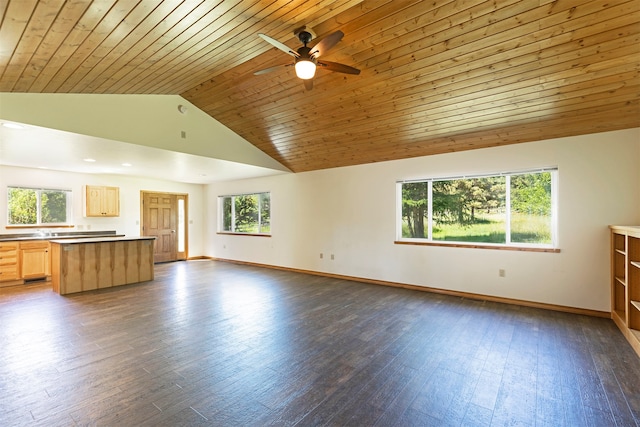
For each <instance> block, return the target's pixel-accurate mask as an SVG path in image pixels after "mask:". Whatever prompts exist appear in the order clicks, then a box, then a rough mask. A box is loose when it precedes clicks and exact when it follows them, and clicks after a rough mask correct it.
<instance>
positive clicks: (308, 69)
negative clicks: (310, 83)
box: [296, 58, 316, 80]
mask: <svg viewBox="0 0 640 427" xmlns="http://www.w3.org/2000/svg"><path fill="white" fill-rule="evenodd" d="M315 74H316V64H315V63H314V62H313V61H312V60H311V59H309V58H299V59H297V60H296V75H297V76H298V78H301V79H302V80H309V79H312V78H313V76H314V75H315Z"/></svg>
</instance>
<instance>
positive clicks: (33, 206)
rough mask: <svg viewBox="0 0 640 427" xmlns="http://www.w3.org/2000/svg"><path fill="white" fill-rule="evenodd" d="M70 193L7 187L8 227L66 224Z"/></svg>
mask: <svg viewBox="0 0 640 427" xmlns="http://www.w3.org/2000/svg"><path fill="white" fill-rule="evenodd" d="M70 199H71V191H69V190H45V189H37V188H20V187H9V188H8V191H7V207H8V223H9V224H10V225H47V224H67V223H68V222H69V221H70V209H71V203H70Z"/></svg>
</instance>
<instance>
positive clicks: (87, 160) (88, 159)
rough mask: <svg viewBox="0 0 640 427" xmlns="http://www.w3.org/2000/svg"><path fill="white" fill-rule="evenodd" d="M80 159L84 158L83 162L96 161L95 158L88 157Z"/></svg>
mask: <svg viewBox="0 0 640 427" xmlns="http://www.w3.org/2000/svg"><path fill="white" fill-rule="evenodd" d="M82 160H84V161H85V162H89V163H93V162H95V161H96V159H90V158H86V159H82Z"/></svg>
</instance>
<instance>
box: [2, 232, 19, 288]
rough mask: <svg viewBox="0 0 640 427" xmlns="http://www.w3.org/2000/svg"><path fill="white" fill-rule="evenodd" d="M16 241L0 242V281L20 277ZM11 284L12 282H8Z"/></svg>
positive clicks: (5, 281) (13, 279) (9, 280)
mask: <svg viewBox="0 0 640 427" xmlns="http://www.w3.org/2000/svg"><path fill="white" fill-rule="evenodd" d="M18 267H19V265H18V243H17V242H0V283H3V282H4V283H3V284H4V285H6V283H7V282H14V281H16V280H18V279H19V278H20V270H19V268H18ZM9 284H12V283H9Z"/></svg>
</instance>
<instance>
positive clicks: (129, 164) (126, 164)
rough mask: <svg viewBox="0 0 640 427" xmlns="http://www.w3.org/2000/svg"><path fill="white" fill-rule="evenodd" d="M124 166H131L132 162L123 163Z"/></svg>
mask: <svg viewBox="0 0 640 427" xmlns="http://www.w3.org/2000/svg"><path fill="white" fill-rule="evenodd" d="M122 166H125V167H129V166H132V165H131V163H123V164H122Z"/></svg>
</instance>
